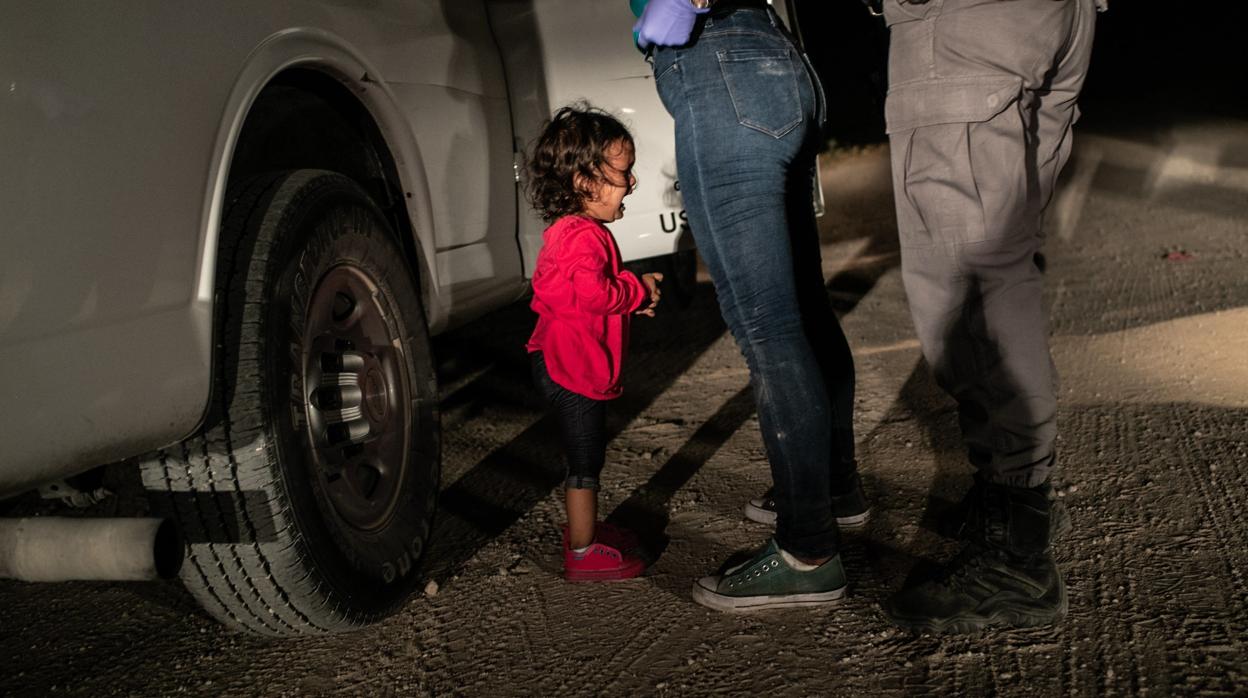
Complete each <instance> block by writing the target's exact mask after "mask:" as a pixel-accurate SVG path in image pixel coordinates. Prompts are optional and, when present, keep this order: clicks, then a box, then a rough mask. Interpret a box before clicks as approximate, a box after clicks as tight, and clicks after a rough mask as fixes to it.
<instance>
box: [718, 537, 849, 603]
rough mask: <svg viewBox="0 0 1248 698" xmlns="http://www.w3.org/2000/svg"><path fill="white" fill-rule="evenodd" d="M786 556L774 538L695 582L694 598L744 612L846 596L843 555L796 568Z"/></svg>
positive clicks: (835, 600)
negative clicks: (721, 571)
mask: <svg viewBox="0 0 1248 698" xmlns="http://www.w3.org/2000/svg"><path fill="white" fill-rule="evenodd" d="M786 556H787V554H785V553H782V552H781V550H780V546H779V545H777V544H776V541H775V539H774V538H773V539H771V540H770V541H768V542H767V546H766V547H765V548H763V549H762V551H760V552H759V553H758V554H757V555H755V556H754V558H753V559H751V560H750V561H749V562H746V563H744V564H741V565H737V566H736V567H733V568H732V569H730V570H728V571H727V572H725V573H724V574H722V575H718V574H716V575H711V576H709V577H703V578H701V579H699V580H698V581H696V582H694V584H693V600H694V601H697V602H698V603H700V604H702V605H703V606H706V607H707V608H713V609H715V610H717V611H729V612H743V611H761V610H765V609H769V608H792V607H797V606H821V605H824V604H832V603H836V602H838V601H840V600H841V598H842V597H843V596H845V586H846V584H845V568H844V567H842V566H841V556H840V555H837V556H836V557H833V558H832V559H831V560H828V561H827V562H825V563H823V564H822V565H820V566H818V567H816V568H815V569H813V570H810V571H800V570H797V569H794V567H793V566H792V565H791V564H790V563H789V561H788V560H786V559H785V558H786ZM790 559H792V558H790Z"/></svg>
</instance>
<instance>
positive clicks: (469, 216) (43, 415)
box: [0, 0, 679, 495]
mask: <svg viewBox="0 0 1248 698" xmlns="http://www.w3.org/2000/svg"><path fill="white" fill-rule="evenodd" d="M487 5H488V6H489V9H490V13H489V14H490V15H491V16H490V17H487ZM590 6H592V7H593V9H592V10H591V9H588V8H589V7H590ZM577 13H582V14H581V15H577ZM585 13H588V15H592V16H593V17H592V19H594V20H595V21H596V23H595V24H593V25H590V26H588V28H587V27H586V26H582V27H580V29H579V30H578V31H577V32H573V33H574V34H576V35H577V36H578V42H576V43H568V42H564V41H562V40H559V41H556V40H555V38H556V35H559V34H563V33H566V32H568V31H571V29H573V28H575V26H570V25H568V23H567V20H568V19H569V18H573V17H577V16H584V17H587V18H588V15H586V14H585ZM521 16H527V17H528V18H529V22H530V24H531V25H532V24H535V25H536V26H538V27H540V28H542V32H541V33H539V34H535V35H533V36H532V37H531V40H530V44H531V43H532V42H533V40H535V39H536V38H537V37H539V36H540V37H541V39H542V44H541V46H540V47H536V46H532V45H529V48H528V50H529V51H532V52H533V53H534V55H533V56H532V61H530V62H527V63H517V56H518V55H519V54H522V53H523V51H524V50H525V45H526V44H525V43H524V42H523V41H522V40H523V39H524V37H523V36H522V35H520V34H519V33H512V34H508V32H507V31H506V28H507V27H513V28H514V26H515V25H512V24H508V22H509V21H511V20H515V19H516V18H517V17H521ZM491 19H495V20H497V22H498V23H499V24H500V25H502V26H503V27H504V29H497V28H496V30H497V34H498V35H499V40H498V41H497V42H496V39H495V36H494V35H493V34H492V33H491V26H490V20H491ZM630 19H631V18H629V17H628V12H627V10H626V5H625V4H624V3H623V2H619V3H615V2H590V3H586V2H580V1H576V0H537V1H536V2H515V1H510V0H491V2H488V3H487V2H485V1H484V0H461V1H460V2H455V3H445V2H436V3H435V2H432V1H431V0H374V1H372V2H365V1H364V0H325V1H312V0H307V1H303V2H297V3H283V2H259V1H255V0H220V1H218V2H214V3H208V4H192V3H171V2H164V1H161V0H127V1H125V2H121V1H116V2H93V3H83V2H75V1H72V0H60V1H57V0H49V1H48V2H42V3H7V4H5V5H3V6H0V32H3V40H0V385H3V389H2V390H3V395H2V396H0V425H2V426H0V495H4V494H8V493H13V492H15V491H20V490H21V489H24V488H27V487H30V486H33V485H35V484H38V483H40V482H44V481H48V480H52V479H57V478H60V477H64V476H67V475H70V474H73V473H75V472H80V471H82V470H84V469H86V468H88V467H91V466H93V465H96V464H99V463H102V462H107V461H109V460H115V459H119V458H124V457H128V456H132V455H136V454H138V453H141V452H145V451H148V450H151V449H153V448H158V447H161V446H164V445H167V444H170V443H173V442H176V441H177V440H179V439H181V438H183V437H184V436H186V435H187V434H189V433H190V432H191V431H193V429H194V428H195V427H196V425H197V424H198V422H199V421H200V419H201V418H202V415H203V412H204V409H205V405H206V403H207V400H208V396H209V390H210V380H211V375H210V373H211V365H212V344H213V337H212V303H213V292H214V279H215V274H216V249H217V242H218V240H217V235H218V227H219V225H220V216H221V209H222V203H223V198H224V192H225V190H226V185H227V182H228V178H229V170H230V161H231V157H232V155H233V153H234V147H235V145H236V143H237V142H238V138H239V134H240V129H241V128H242V127H243V124H244V121H245V119H246V117H247V114H248V108H249V106H250V105H251V104H252V102H253V101H254V100H255V99H256V97H257V95H259V94H260V92H261V90H262V89H263V88H264V86H265V85H266V84H267V83H268V82H269V81H270V80H271V79H272V78H273V77H274V76H275V75H278V74H279V73H281V72H282V71H283V70H286V69H288V68H291V67H295V66H301V67H309V68H312V69H315V70H317V71H321V72H323V73H325V74H328V75H332V76H334V77H335V78H337V79H338V80H339V81H341V82H342V83H343V84H344V85H346V86H347V87H348V88H349V89H350V90H351V91H352V92H353V93H354V94H355V95H356V97H357V98H358V99H359V101H360V102H361V104H363V105H364V107H365V109H366V110H367V112H368V113H369V114H370V115H371V117H372V118H373V120H375V122H376V125H377V127H378V130H379V131H380V133H381V136H382V138H383V140H384V141H385V145H386V147H387V148H388V149H389V154H390V156H391V157H392V159H393V161H394V163H395V166H396V168H397V170H398V176H399V179H400V180H401V184H402V188H403V192H404V193H405V196H406V200H405V203H406V206H407V213H408V216H409V219H410V221H411V228H412V229H413V230H414V231H415V233H416V237H417V240H416V244H417V246H418V247H419V249H420V251H421V253H422V257H423V261H424V263H425V268H422V269H419V270H418V273H419V274H420V275H421V276H422V278H423V279H424V280H425V282H426V283H425V284H424V287H425V289H426V296H427V297H426V298H425V304H426V308H425V309H426V314H427V316H428V318H429V321H430V327H431V329H432V330H434V331H435V332H436V331H438V330H439V329H442V328H445V327H446V326H448V325H449V324H451V323H453V322H458V321H462V320H463V319H465V318H470V317H473V316H476V315H479V314H481V313H483V312H485V311H487V310H490V309H493V308H496V307H499V306H500V305H502V304H504V303H506V302H510V301H511V300H514V299H516V298H518V297H520V296H521V295H522V294H523V292H524V288H525V282H524V278H525V274H524V269H525V268H526V267H525V266H523V265H522V261H527V264H528V266H527V268H529V269H531V263H532V259H533V257H534V256H535V254H536V247H535V246H534V245H535V241H537V240H539V236H540V232H541V224H540V222H539V221H537V220H536V218H535V217H534V216H533V215H532V214H531V213H528V207H527V205H525V204H523V202H522V201H521V202H519V203H518V202H517V196H516V182H515V174H514V171H513V168H512V163H513V160H514V158H513V144H514V143H516V142H521V143H523V144H525V145H527V144H528V143H529V142H530V141H531V140H532V137H533V136H534V135H535V134H536V131H537V128H538V126H539V125H540V122H541V120H542V119H544V118H546V116H548V115H549V113H550V111H551V110H552V108H553V107H557V106H559V105H560V104H562V103H563V102H565V101H567V100H568V99H571V98H572V97H577V96H584V97H588V98H590V99H592V100H593V101H594V102H595V103H596V104H598V105H599V106H603V107H605V108H608V109H610V110H612V111H615V112H617V113H621V112H622V111H624V109H632V110H634V113H639V112H642V111H647V112H653V113H655V114H656V116H654V117H653V119H654V120H652V117H650V116H646V117H640V116H636V117H633V119H632V123H630V126H631V127H632V128H633V130H634V133H635V135H636V136H637V137H638V155H639V166H640V167H639V173H640V179H641V181H642V187H643V188H642V189H641V190H640V191H639V192H638V194H635V195H634V196H633V197H631V198H630V200H629V204H630V214H629V216H628V217H626V218H625V219H624V220H621V221H619V222H617V223H615V224H613V226H612V228H613V230H614V231H615V233H616V236H617V238H619V241H620V246H621V249H622V250H623V251H624V253H625V257H626V258H629V259H635V258H641V257H649V256H655V255H659V254H665V253H670V252H671V251H673V249H674V248H675V245H676V240H677V238H678V236H677V235H673V234H670V233H662V232H661V228H659V226H658V223H659V218H660V216H661V215H664V212H666V213H667V214H670V215H671V216H672V220H675V217H676V215H677V214H676V213H675V209H678V208H679V206H678V204H677V203H675V202H674V200H673V199H670V198H661V197H660V195H659V194H658V191H659V190H658V182H659V181H660V180H661V178H662V177H663V176H665V175H664V174H663V173H664V172H665V171H666V172H667V175H666V176H667V177H668V178H669V179H670V178H671V173H673V172H674V165H673V163H672V155H671V151H672V147H671V142H670V141H671V133H672V129H671V125H670V122H668V121H665V120H666V119H667V117H666V114H664V113H663V111H662V108H661V106H658V108H657V111H655V107H656V106H657V105H658V102H657V97H655V96H654V90H653V84H652V82H651V81H649V80H648V79H647V77H646V76H648V69H647V66H646V65H645V63H644V61H643V60H642V58H641V56H640V54H638V53H636V51H635V50H633V49H632V48H631V46H630V45H629V43H628V26H629V21H630ZM593 37H597V38H596V39H594V38H593ZM510 40H517V41H520V43H519V45H515V44H514V43H510ZM608 40H609V41H611V42H619V44H620V46H619V50H618V51H617V50H615V49H611V50H610V51H607V50H603V47H604V46H608V45H609V43H608ZM500 43H501V45H503V46H504V49H505V53H504V54H503V55H501V56H500V54H499V51H498V47H499V45H500ZM539 48H540V50H535V49H539ZM580 51H586V53H583V54H582V53H579V52H580ZM630 51H631V53H630ZM504 64H506V65H507V66H508V72H507V73H506V74H505V73H504ZM518 65H524V66H525V70H524V71H519V72H517V70H516V67H515V66H518ZM521 75H527V76H529V77H530V78H531V80H530V81H529V82H531V83H534V84H537V83H543V84H545V85H547V86H548V87H547V89H546V91H545V92H542V93H534V94H532V95H524V98H523V99H518V98H517V95H518V94H519V92H518V89H523V88H518V86H519V85H524V84H527V83H525V81H524V80H522V79H520V78H521ZM604 76H608V77H606V78H605V79H604ZM509 80H510V81H511V83H510V85H509V82H508V81H509ZM611 81H615V82H616V83H618V84H620V85H622V88H621V89H619V90H618V91H617V90H616V89H615V88H614V87H610V83H611ZM604 86H606V87H605V88H604ZM509 88H510V90H509ZM509 92H510V93H509ZM542 95H544V97H542V98H539V97H541V96H542ZM633 104H636V105H638V106H630V105H633ZM622 116H624V117H625V118H626V120H628V118H629V117H630V116H631V115H630V114H629V113H622ZM643 134H644V135H643ZM651 139H655V142H654V143H652V140H651ZM664 148H666V150H665V151H664V154H663V155H656V152H657V151H659V150H663V149H664ZM664 168H667V169H666V170H664ZM650 182H653V183H654V184H653V185H651V184H650ZM649 186H655V189H650V190H649V191H648V192H647V187H649ZM647 194H649V198H647ZM517 211H521V212H523V213H521V214H520V215H519V216H518V215H517ZM634 211H635V212H636V213H634ZM517 226H519V230H520V235H521V240H522V241H523V247H524V255H523V257H522V256H521V253H520V249H519V244H518V242H517ZM656 229H658V232H656Z"/></svg>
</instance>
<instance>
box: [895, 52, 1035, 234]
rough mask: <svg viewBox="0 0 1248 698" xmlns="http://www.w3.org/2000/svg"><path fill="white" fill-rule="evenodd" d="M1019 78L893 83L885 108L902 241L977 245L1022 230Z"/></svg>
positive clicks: (1023, 145) (1024, 190)
mask: <svg viewBox="0 0 1248 698" xmlns="http://www.w3.org/2000/svg"><path fill="white" fill-rule="evenodd" d="M1021 94H1022V81H1021V79H1020V78H1017V77H1014V76H1000V75H988V76H968V77H957V78H936V79H931V80H922V81H914V82H910V83H906V84H902V85H897V86H894V87H893V89H891V90H890V91H889V95H888V100H887V103H886V105H885V118H886V121H887V126H888V133H889V136H890V139H891V141H892V157H893V186H894V189H895V191H896V203H897V225H898V232H899V234H900V237H901V243H902V244H903V245H904V246H908V247H918V246H930V245H949V244H959V243H968V242H980V241H983V240H987V239H993V238H1001V237H1004V236H1008V235H1010V234H1011V233H1012V232H1022V231H1021V229H1020V227H1019V226H1020V224H1021V221H1022V218H1021V215H1022V211H1023V209H1024V208H1025V206H1026V203H1027V196H1028V190H1029V184H1028V178H1027V157H1028V156H1027V135H1026V133H1025V128H1024V123H1023V118H1022V115H1021V113H1020V110H1019V109H1018V108H1017V107H1018V100H1019V97H1020V95H1021Z"/></svg>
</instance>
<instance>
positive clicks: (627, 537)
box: [563, 521, 641, 553]
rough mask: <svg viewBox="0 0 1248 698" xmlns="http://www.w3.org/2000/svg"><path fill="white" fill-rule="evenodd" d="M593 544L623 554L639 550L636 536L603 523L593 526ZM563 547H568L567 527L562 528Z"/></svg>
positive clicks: (620, 527) (639, 541)
mask: <svg viewBox="0 0 1248 698" xmlns="http://www.w3.org/2000/svg"><path fill="white" fill-rule="evenodd" d="M594 542H595V543H602V544H603V545H606V546H610V547H612V548H615V549H616V550H619V551H621V552H625V553H635V552H637V551H639V550H641V540H640V539H638V538H637V534H636V533H633V532H632V531H630V530H628V529H627V528H624V527H623V526H616V525H615V524H609V523H607V522H605V521H599V522H598V523H597V524H595V525H594ZM563 547H564V548H565V549H566V548H567V547H568V527H567V526H564V527H563Z"/></svg>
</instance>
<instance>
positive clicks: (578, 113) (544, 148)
mask: <svg viewBox="0 0 1248 698" xmlns="http://www.w3.org/2000/svg"><path fill="white" fill-rule="evenodd" d="M617 141H625V142H627V143H628V144H630V145H632V143H633V136H632V134H630V133H629V132H628V128H626V127H625V126H624V124H622V123H620V120H619V119H617V118H615V117H614V116H611V115H610V114H608V113H607V112H605V111H603V110H601V109H598V108H596V107H591V106H589V105H588V104H584V103H578V104H573V105H571V106H567V107H562V108H561V109H559V111H557V112H555V115H554V116H553V117H551V119H550V121H549V122H548V123H547V124H546V127H545V128H543V129H542V133H541V135H540V136H538V137H537V143H536V144H535V145H534V146H533V156H532V157H531V158H530V159H529V163H528V171H529V182H528V185H527V187H526V189H527V193H528V195H529V200H530V201H531V202H532V203H533V208H535V209H537V211H538V213H540V214H541V215H542V218H543V219H545V220H546V221H553V220H555V219H556V218H560V217H562V216H567V215H571V214H575V213H580V212H581V210H582V209H583V208H584V203H585V200H586V199H588V198H589V197H590V196H592V195H593V192H592V191H590V190H588V189H587V188H586V187H585V184H588V183H592V182H597V181H598V180H600V179H602V176H603V175H602V167H603V166H604V165H605V164H606V161H607V159H606V153H605V151H606V149H607V147H608V146H609V145H611V144H612V143H615V142H617ZM578 174H579V175H581V177H583V178H584V179H583V183H584V184H582V186H581V187H578V186H577V184H576V175H578Z"/></svg>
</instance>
